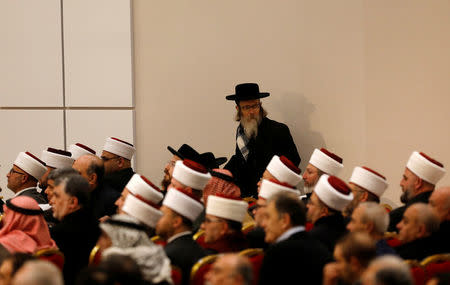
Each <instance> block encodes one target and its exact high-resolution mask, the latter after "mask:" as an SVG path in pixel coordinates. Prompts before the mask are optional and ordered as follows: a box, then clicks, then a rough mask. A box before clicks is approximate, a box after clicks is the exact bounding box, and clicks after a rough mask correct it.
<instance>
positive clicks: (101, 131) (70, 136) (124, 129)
mask: <svg viewBox="0 0 450 285" xmlns="http://www.w3.org/2000/svg"><path fill="white" fill-rule="evenodd" d="M107 137H117V138H120V139H123V140H125V141H128V142H130V143H133V111H132V110H101V111H99V110H69V111H67V144H68V145H70V144H73V143H77V142H78V143H82V144H85V145H88V146H89V147H91V148H93V149H94V150H95V151H96V152H97V155H99V156H100V155H101V151H102V148H103V145H104V143H105V139H106V138H107Z"/></svg>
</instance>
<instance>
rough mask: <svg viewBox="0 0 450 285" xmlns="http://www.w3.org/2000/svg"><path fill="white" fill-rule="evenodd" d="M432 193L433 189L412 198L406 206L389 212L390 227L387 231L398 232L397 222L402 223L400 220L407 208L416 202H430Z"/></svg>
mask: <svg viewBox="0 0 450 285" xmlns="http://www.w3.org/2000/svg"><path fill="white" fill-rule="evenodd" d="M431 193H433V191H428V192H424V193H420V194H419V195H417V196H416V197H413V198H411V200H410V201H409V202H408V203H406V205H405V206H402V207H399V208H396V209H394V210H392V211H391V212H390V213H389V227H388V230H387V231H388V232H398V229H397V224H398V223H400V221H401V220H402V218H403V214H404V213H405V211H406V209H407V208H408V207H409V206H411V205H412V204H415V203H427V204H428V199H429V198H430V196H431Z"/></svg>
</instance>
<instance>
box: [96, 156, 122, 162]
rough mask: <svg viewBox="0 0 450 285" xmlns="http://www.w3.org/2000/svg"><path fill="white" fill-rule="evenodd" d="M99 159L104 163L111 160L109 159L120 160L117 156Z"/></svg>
mask: <svg viewBox="0 0 450 285" xmlns="http://www.w3.org/2000/svg"><path fill="white" fill-rule="evenodd" d="M100 158H101V159H102V160H103V161H104V162H107V161H108V160H111V159H116V158H120V156H118V155H116V156H113V157H106V156H101V157H100Z"/></svg>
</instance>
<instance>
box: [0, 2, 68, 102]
mask: <svg viewBox="0 0 450 285" xmlns="http://www.w3.org/2000/svg"><path fill="white" fill-rule="evenodd" d="M60 15H61V7H60V1H59V0H42V1H35V0H21V1H12V0H5V1H0V37H1V45H0V107H5V106H14V107H23V106H25V107H44V106H45V107H46V106H50V107H55V106H62V103H63V97H62V63H61V62H62V56H61V53H62V51H61V47H62V44H61V17H60Z"/></svg>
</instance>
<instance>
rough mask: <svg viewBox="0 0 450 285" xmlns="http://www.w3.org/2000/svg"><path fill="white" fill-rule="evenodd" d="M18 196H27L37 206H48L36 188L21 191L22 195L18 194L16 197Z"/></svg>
mask: <svg viewBox="0 0 450 285" xmlns="http://www.w3.org/2000/svg"><path fill="white" fill-rule="evenodd" d="M19 196H28V197H31V198H33V199H34V200H35V201H36V202H37V203H38V204H48V202H47V200H46V199H45V197H44V196H43V195H42V194H41V193H39V192H38V191H37V190H36V188H30V189H27V190H25V191H23V192H22V193H20V194H19V195H17V197H19Z"/></svg>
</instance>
